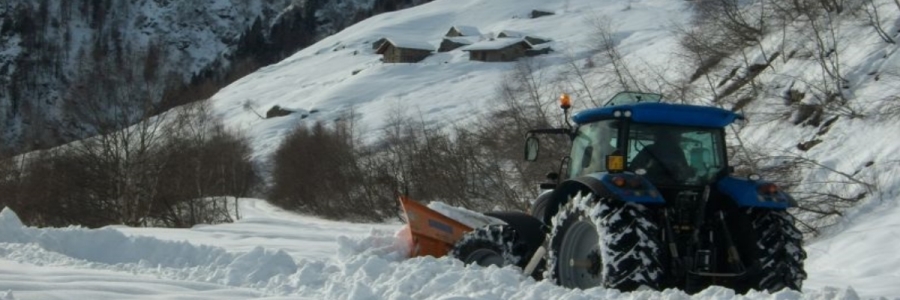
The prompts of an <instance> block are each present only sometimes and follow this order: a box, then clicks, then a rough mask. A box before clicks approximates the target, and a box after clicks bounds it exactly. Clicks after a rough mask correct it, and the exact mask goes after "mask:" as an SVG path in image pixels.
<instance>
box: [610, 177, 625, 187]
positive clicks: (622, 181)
mask: <svg viewBox="0 0 900 300" xmlns="http://www.w3.org/2000/svg"><path fill="white" fill-rule="evenodd" d="M612 183H613V184H614V185H615V186H617V187H623V186H625V178H622V177H619V176H616V177H613V178H612Z"/></svg>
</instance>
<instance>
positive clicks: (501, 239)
mask: <svg viewBox="0 0 900 300" xmlns="http://www.w3.org/2000/svg"><path fill="white" fill-rule="evenodd" d="M527 251H528V248H527V246H526V245H525V243H523V242H522V241H521V240H520V239H519V238H518V236H517V233H516V231H515V230H513V229H512V227H511V226H509V225H500V224H495V225H488V226H485V227H481V228H476V229H475V230H472V231H470V232H468V233H466V234H465V235H463V238H462V239H460V240H459V242H457V243H456V245H454V246H453V249H452V250H450V256H451V257H454V258H457V259H459V260H461V261H463V262H464V263H466V264H477V265H480V266H490V265H494V266H498V267H504V266H508V265H515V266H519V267H521V268H524V267H525V264H527V263H528V262H527V260H528V259H529V258H528V257H525V255H526V253H525V252H527Z"/></svg>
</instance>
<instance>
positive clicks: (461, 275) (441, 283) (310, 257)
mask: <svg viewBox="0 0 900 300" xmlns="http://www.w3.org/2000/svg"><path fill="white" fill-rule="evenodd" d="M240 209H241V214H242V215H243V218H242V219H241V220H240V221H238V222H236V223H233V224H222V225H210V226H197V227H194V228H191V229H162V228H129V227H107V228H102V229H95V230H89V229H83V228H77V227H69V228H42V229H39V228H30V227H24V226H22V224H21V223H20V222H19V221H18V219H17V218H16V216H15V214H14V213H13V212H12V211H10V210H5V211H3V213H2V214H0V299H3V300H10V299H217V300H222V299H254V298H265V299H354V300H363V299H398V300H400V299H444V300H449V299H454V300H462V299H673V300H678V299H731V298H735V297H737V298H743V299H784V300H789V299H849V300H852V299H859V298H870V297H886V298H889V299H896V298H897V297H900V285H898V284H897V283H898V282H900V281H898V278H900V276H898V275H900V273H898V271H897V270H898V269H900V259H898V258H897V256H896V255H895V254H894V252H893V250H892V249H896V247H898V246H900V244H898V243H897V242H896V241H898V240H900V238H898V237H896V236H894V237H891V236H890V233H887V232H888V231H880V230H879V229H884V228H888V229H889V228H891V227H894V228H896V227H898V226H900V209H898V208H896V207H893V208H891V209H890V210H883V212H882V213H880V214H879V216H880V217H878V218H868V219H866V220H864V221H862V220H861V221H860V222H858V223H856V224H854V225H852V226H851V227H850V228H849V230H850V231H851V232H853V234H847V235H839V236H836V237H834V238H830V239H823V240H820V241H818V242H816V243H814V244H812V245H808V246H807V247H808V249H809V250H810V257H811V258H810V259H809V260H808V266H807V270H808V271H809V273H810V279H809V280H808V281H807V283H806V288H805V289H804V291H803V293H797V292H793V291H783V292H778V293H775V294H768V293H758V292H751V293H750V294H747V295H734V292H733V291H731V290H728V289H725V288H720V287H712V288H709V289H707V290H706V291H703V292H701V293H698V294H696V295H692V296H690V295H687V294H684V293H683V292H681V291H677V290H666V291H662V292H657V291H639V292H633V293H620V292H618V291H616V290H607V289H603V288H593V289H588V290H571V289H566V288H562V287H558V286H556V285H554V284H552V283H550V282H547V281H541V282H535V281H534V280H533V279H531V278H530V277H527V276H524V275H521V274H520V273H519V272H518V271H517V269H514V268H512V267H510V268H504V269H498V268H495V267H490V268H482V267H478V266H469V267H466V266H464V265H463V264H462V263H461V262H459V261H456V260H454V259H450V258H432V257H420V258H413V259H404V255H403V253H405V251H406V249H405V245H404V243H403V242H401V240H400V239H398V238H396V237H395V233H396V232H397V230H398V229H399V228H400V225H399V224H351V223H340V222H332V221H325V220H321V219H317V218H314V217H309V216H301V215H296V214H292V213H288V212H284V211H282V210H280V209H278V208H275V207H272V206H270V205H269V204H267V203H266V202H265V201H263V200H258V199H242V200H241V205H240ZM867 239H882V241H884V242H886V241H894V242H893V243H883V242H871V241H866V240H867ZM853 257H856V258H857V259H853Z"/></svg>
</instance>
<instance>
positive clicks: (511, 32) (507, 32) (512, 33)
mask: <svg viewBox="0 0 900 300" xmlns="http://www.w3.org/2000/svg"><path fill="white" fill-rule="evenodd" d="M501 34H504V35H506V37H526V36H528V34H527V33H524V32H521V31H515V30H502V31H500V32H498V33H497V36H500V35H501Z"/></svg>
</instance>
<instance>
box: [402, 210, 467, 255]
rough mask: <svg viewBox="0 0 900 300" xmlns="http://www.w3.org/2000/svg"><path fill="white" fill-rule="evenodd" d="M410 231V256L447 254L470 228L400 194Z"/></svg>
mask: <svg viewBox="0 0 900 300" xmlns="http://www.w3.org/2000/svg"><path fill="white" fill-rule="evenodd" d="M400 205H401V206H403V212H404V213H405V214H406V223H407V226H409V231H410V237H409V238H410V246H411V247H410V254H409V256H410V257H416V256H425V255H431V256H434V257H441V256H444V255H447V253H449V252H450V249H452V248H453V244H455V243H456V241H458V240H459V239H460V238H462V236H463V234H465V233H466V232H469V231H472V228H470V227H469V226H466V225H464V224H462V223H460V222H458V221H456V220H453V219H451V218H448V217H447V216H445V215H443V214H441V213H439V212H437V211H434V210H432V209H430V208H428V207H427V206H425V205H422V204H421V203H419V202H416V201H415V200H412V199H409V198H407V197H406V196H400Z"/></svg>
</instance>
